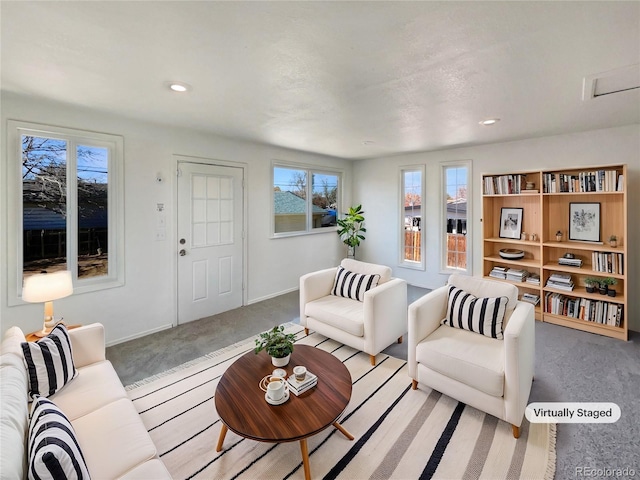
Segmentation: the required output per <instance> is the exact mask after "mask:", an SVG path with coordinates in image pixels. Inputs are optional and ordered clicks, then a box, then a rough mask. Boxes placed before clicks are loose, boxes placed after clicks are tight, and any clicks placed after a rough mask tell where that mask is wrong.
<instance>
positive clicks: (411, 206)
mask: <svg viewBox="0 0 640 480" xmlns="http://www.w3.org/2000/svg"><path fill="white" fill-rule="evenodd" d="M423 198H425V194H424V167H423V166H416V167H402V168H401V169H400V205H401V207H400V208H401V213H400V246H401V247H400V265H401V266H404V267H409V268H418V269H422V270H424V268H425V262H424V235H422V229H423V222H422V219H423V215H422V212H423V211H424V205H423V203H422V199H423Z"/></svg>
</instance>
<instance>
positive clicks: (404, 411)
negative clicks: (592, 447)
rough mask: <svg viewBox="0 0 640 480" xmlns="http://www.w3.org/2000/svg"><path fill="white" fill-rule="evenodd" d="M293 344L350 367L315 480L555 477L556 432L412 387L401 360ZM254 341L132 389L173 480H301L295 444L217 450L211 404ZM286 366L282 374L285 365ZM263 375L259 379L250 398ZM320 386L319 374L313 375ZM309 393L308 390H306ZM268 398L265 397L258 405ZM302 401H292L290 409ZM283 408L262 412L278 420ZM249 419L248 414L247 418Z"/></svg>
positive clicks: (334, 346)
mask: <svg viewBox="0 0 640 480" xmlns="http://www.w3.org/2000/svg"><path fill="white" fill-rule="evenodd" d="M287 331H288V332H291V333H295V334H296V336H297V339H298V340H297V342H296V343H297V344H304V345H311V346H314V347H316V348H320V349H323V350H325V351H327V352H329V353H332V354H333V355H334V356H335V357H337V358H338V359H339V360H341V361H342V362H343V364H344V365H345V366H346V367H347V368H348V370H349V372H350V374H351V378H352V383H353V390H352V395H351V401H350V402H349V405H348V406H347V409H346V410H345V412H344V414H343V416H342V417H341V419H340V423H341V424H342V426H343V427H344V428H346V429H347V430H348V431H349V432H350V433H351V434H353V435H354V436H355V439H354V440H353V441H348V440H347V439H346V438H345V437H344V436H343V435H341V434H340V433H338V432H337V430H335V429H334V428H333V427H331V426H330V427H329V428H327V429H325V430H323V431H321V432H320V433H318V434H316V435H314V436H312V437H310V438H309V439H308V445H309V453H310V466H311V472H312V477H313V478H324V479H334V478H341V479H367V478H374V479H377V478H380V479H382V478H385V479H386V478H389V479H407V478H421V479H431V478H433V479H453V478H455V479H464V480H472V479H496V478H505V479H526V478H531V479H541V478H553V473H554V469H555V425H547V424H529V422H528V421H526V420H525V421H524V423H523V426H522V435H521V437H520V438H519V439H517V440H516V439H514V438H513V435H512V432H511V426H510V425H509V424H507V423H505V422H502V421H499V420H497V419H496V418H495V417H492V416H490V415H486V414H484V413H483V412H480V411H478V410H476V409H474V408H471V407H468V406H465V405H464V404H462V403H460V402H458V401H456V400H453V399H451V398H449V397H447V396H446V395H442V394H440V393H439V392H436V391H433V390H431V389H429V388H427V387H422V386H421V388H420V389H419V390H416V391H414V390H411V388H410V380H409V378H408V376H407V366H406V361H405V360H401V359H398V358H394V357H391V356H387V355H384V354H381V355H379V356H378V358H377V363H376V366H371V364H370V362H369V356H368V355H366V354H364V353H362V352H359V351H357V350H354V349H352V348H350V347H347V346H344V345H341V344H340V343H338V342H335V341H334V340H331V339H327V338H326V337H323V336H322V335H319V334H316V333H311V334H310V335H305V334H304V330H303V329H302V327H301V326H300V325H296V324H288V326H287ZM253 346H254V342H253V339H248V340H247V341H245V342H241V343H240V344H236V345H234V346H232V347H230V348H225V349H223V350H221V351H218V352H213V353H212V354H209V355H207V356H205V357H204V358H202V359H198V360H196V361H194V362H190V363H189V364H187V365H184V366H180V367H178V368H176V369H174V370H172V371H170V372H166V373H161V374H160V375H158V376H156V377H153V378H151V379H147V380H143V381H141V382H138V383H137V384H134V385H132V386H130V387H128V393H129V396H130V398H131V399H132V400H133V402H134V405H135V406H136V408H137V409H138V411H139V412H140V415H141V417H142V420H143V421H144V423H145V425H146V426H147V428H148V430H149V431H150V434H151V436H152V438H153V440H154V442H155V444H156V446H157V447H158V451H159V455H160V458H161V459H162V461H163V462H164V463H165V465H166V466H167V468H168V470H169V471H170V473H171V474H172V476H173V477H174V478H176V479H182V478H184V479H191V478H194V479H199V478H204V479H213V478H224V479H235V478H248V479H256V478H260V479H284V478H303V477H304V474H303V469H302V462H301V457H300V449H299V445H298V442H292V443H282V444H271V443H261V442H255V441H252V440H247V439H243V438H242V437H239V436H238V435H235V434H234V433H232V432H229V433H227V436H226V439H225V443H224V449H223V450H222V451H221V452H215V448H214V446H215V445H216V443H217V436H218V434H219V432H220V428H221V423H220V420H219V418H218V416H217V414H216V412H215V406H214V402H213V397H214V395H215V389H216V386H217V384H218V381H219V380H220V377H221V376H222V374H223V373H224V371H225V370H226V368H227V367H228V366H229V365H231V364H232V363H233V362H234V361H235V360H236V359H237V358H238V357H239V356H242V355H244V354H248V355H254V354H253V353H252V349H253ZM287 368H288V367H287ZM263 373H264V372H256V385H255V395H256V396H260V397H262V396H264V393H263V392H262V390H260V388H259V387H258V383H259V380H260V378H262V376H263ZM317 373H318V376H319V381H320V382H321V381H322V372H317ZM310 394H311V395H312V394H313V391H311V392H310ZM263 401H264V399H263ZM299 401H304V397H301V398H297V397H293V398H290V399H289V400H288V402H299ZM284 409H286V404H285V405H283V406H281V407H280V406H273V407H269V408H268V413H267V414H268V415H273V416H274V419H276V418H278V417H279V416H280V415H282V414H283V412H284V411H285V410H284ZM247 414H250V411H247Z"/></svg>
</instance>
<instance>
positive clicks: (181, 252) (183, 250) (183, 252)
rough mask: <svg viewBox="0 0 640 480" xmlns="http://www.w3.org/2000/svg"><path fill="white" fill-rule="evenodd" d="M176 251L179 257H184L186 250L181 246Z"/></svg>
mask: <svg viewBox="0 0 640 480" xmlns="http://www.w3.org/2000/svg"><path fill="white" fill-rule="evenodd" d="M178 253H179V254H180V256H181V257H184V256H185V255H186V254H187V251H186V250H185V249H184V248H183V249H182V250H180V251H179V252H178Z"/></svg>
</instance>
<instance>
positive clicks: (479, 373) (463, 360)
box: [416, 325, 504, 397]
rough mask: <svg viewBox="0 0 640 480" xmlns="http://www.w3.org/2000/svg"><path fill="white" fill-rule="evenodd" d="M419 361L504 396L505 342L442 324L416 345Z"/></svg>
mask: <svg viewBox="0 0 640 480" xmlns="http://www.w3.org/2000/svg"><path fill="white" fill-rule="evenodd" d="M416 360H417V362H418V363H420V364H422V365H425V366H426V367H428V368H430V369H432V370H435V371H436V372H438V373H440V374H442V375H445V376H447V377H449V378H451V379H453V380H457V381H459V382H461V383H463V384H465V385H469V386H470V387H473V388H475V389H476V390H480V391H481V392H484V393H486V394H488V395H491V396H494V397H502V396H503V395H504V342H501V341H499V340H495V339H493V338H489V337H485V336H483V335H478V334H476V333H473V332H469V331H467V330H460V329H456V328H451V327H448V326H446V325H442V326H440V327H439V328H437V329H436V331H435V332H433V333H432V334H431V335H429V336H428V337H427V338H425V339H424V340H423V341H422V342H421V343H419V344H418V346H417V347H416Z"/></svg>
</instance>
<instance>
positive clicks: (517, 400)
mask: <svg viewBox="0 0 640 480" xmlns="http://www.w3.org/2000/svg"><path fill="white" fill-rule="evenodd" d="M535 339H536V336H535V317H534V308H533V305H531V304H530V303H527V302H521V301H519V302H517V303H516V308H515V309H514V311H513V313H512V314H511V318H510V319H509V323H508V324H507V328H506V329H505V331H504V354H505V359H504V366H505V392H504V400H505V415H506V418H505V420H506V421H508V422H509V423H511V424H513V425H516V426H520V424H521V422H522V417H523V416H524V411H525V408H526V406H527V402H528V401H529V394H530V393H531V382H532V381H533V370H534V366H535Z"/></svg>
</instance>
